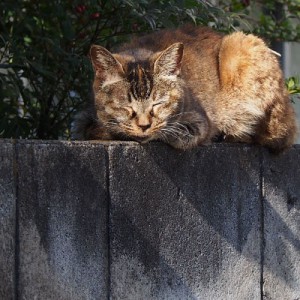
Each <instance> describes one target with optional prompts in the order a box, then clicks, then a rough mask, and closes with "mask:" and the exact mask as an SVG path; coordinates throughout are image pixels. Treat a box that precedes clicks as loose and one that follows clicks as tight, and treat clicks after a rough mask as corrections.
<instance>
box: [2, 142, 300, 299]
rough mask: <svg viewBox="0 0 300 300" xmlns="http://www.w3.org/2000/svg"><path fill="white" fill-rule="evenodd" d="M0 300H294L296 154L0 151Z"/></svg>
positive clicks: (10, 145)
mask: <svg viewBox="0 0 300 300" xmlns="http://www.w3.org/2000/svg"><path fill="white" fill-rule="evenodd" d="M0 162H1V163H0V241H1V244H0V245H1V246H0V299H43V300H44V299H55V300H57V299H70V300H71V299H72V300H77V299H128V300H135V299H139V300H140V299H146V300H148V299H149V300H151V299H170V300H174V299H178V300H179V299H180V300H183V299H205V300H206V299H216V300H219V299H222V300H223V299H239V300H240V299H251V300H252V299H265V300H267V299H268V300H269V299H274V300H275V299H276V300H277V299H287V300H289V299H291V300H295V299H299V298H300V184H299V183H300V147H299V146H295V147H294V148H292V149H291V150H289V151H288V152H286V153H284V154H283V155H280V156H272V155H270V154H268V152H267V151H266V150H264V149H261V148H258V147H254V146H242V145H225V144H218V145H212V146H209V147H201V148H198V149H196V150H193V151H189V152H185V153H183V152H178V151H176V150H173V149H171V148H169V147H168V146H166V145H163V144H158V143H157V144H156V143H153V144H150V145H147V146H140V145H139V144H137V143H133V142H132V143H131V142H127V143H117V142H115V143H113V142H112V143H90V142H74V143H71V142H58V141H56V142H43V141H42V142H41V141H36V142H34V141H9V140H2V141H0Z"/></svg>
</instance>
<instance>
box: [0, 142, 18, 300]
mask: <svg viewBox="0 0 300 300" xmlns="http://www.w3.org/2000/svg"><path fill="white" fill-rule="evenodd" d="M15 232H16V190H15V165H14V144H13V143H11V142H9V141H5V140H0V299H15Z"/></svg>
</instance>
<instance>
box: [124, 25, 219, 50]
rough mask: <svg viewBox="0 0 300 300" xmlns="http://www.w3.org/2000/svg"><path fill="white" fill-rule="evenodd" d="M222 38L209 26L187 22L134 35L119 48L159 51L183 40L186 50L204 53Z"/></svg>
mask: <svg viewBox="0 0 300 300" xmlns="http://www.w3.org/2000/svg"><path fill="white" fill-rule="evenodd" d="M221 39H222V36H221V35H220V34H219V33H217V32H215V31H213V30H212V29H210V28H209V27H199V26H194V25H192V24H187V25H184V26H182V27H180V28H177V29H163V30H160V31H156V32H153V33H150V34H148V35H145V36H141V37H138V36H136V37H133V38H132V39H131V41H130V43H127V44H124V45H123V46H122V47H121V48H119V50H120V51H126V50H128V49H135V48H144V49H148V50H151V51H153V52H158V51H162V50H164V49H166V48H167V47H168V46H170V45H171V44H173V43H176V42H181V43H183V44H184V46H185V51H190V50H195V51H197V53H199V51H200V53H204V52H209V51H211V49H214V48H215V46H216V44H218V42H219V41H220V40H221ZM205 46H206V47H205Z"/></svg>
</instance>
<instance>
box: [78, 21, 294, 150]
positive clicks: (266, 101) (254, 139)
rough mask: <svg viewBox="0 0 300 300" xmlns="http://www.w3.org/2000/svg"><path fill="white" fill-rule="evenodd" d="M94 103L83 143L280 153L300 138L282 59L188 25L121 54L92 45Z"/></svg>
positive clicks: (235, 37)
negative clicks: (231, 145) (218, 146)
mask: <svg viewBox="0 0 300 300" xmlns="http://www.w3.org/2000/svg"><path fill="white" fill-rule="evenodd" d="M90 58H91V61H92V65H93V68H94V71H95V78H94V83H93V92H94V103H92V105H90V107H89V108H88V109H87V110H86V111H85V112H83V113H81V114H80V115H79V116H78V117H77V120H76V121H75V127H74V137H75V138H77V139H100V140H111V139H121V140H136V141H138V142H142V143H145V142H148V141H151V140H162V141H164V142H166V143H168V144H170V145H171V146H173V147H175V148H178V149H183V150H185V149H190V148H192V147H195V146H197V145H202V144H208V143H210V142H211V141H212V140H214V139H215V138H216V137H217V136H222V137H223V139H224V140H225V141H230V142H246V143H257V144H261V145H264V146H266V147H268V148H270V149H272V150H274V151H281V150H284V149H286V148H287V147H289V146H291V145H292V144H293V142H294V141H295V137H296V131H297V130H296V121H295V113H294V110H293V108H292V105H291V103H290V99H289V96H288V93H287V90H286V88H285V85H284V79H283V75H282V72H281V70H280V67H279V63H278V60H277V57H276V55H275V54H274V52H273V51H272V50H270V49H269V48H268V47H267V46H266V44H265V43H264V42H263V41H262V40H261V39H260V38H258V37H256V36H254V35H252V34H249V35H246V34H244V33H242V32H235V33H232V34H230V35H225V36H223V35H221V34H219V33H217V32H214V31H213V30H211V29H209V28H206V27H194V26H192V25H188V26H185V27H182V28H179V29H177V30H162V31H159V32H156V33H152V34H150V35H147V36H144V37H140V38H135V39H133V40H132V41H131V42H130V43H128V44H125V45H124V46H122V47H121V48H120V49H119V50H118V51H117V52H115V53H114V54H112V53H110V52H109V51H108V50H106V49H105V48H103V47H100V46H96V45H94V46H92V47H91V50H90Z"/></svg>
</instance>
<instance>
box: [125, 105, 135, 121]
mask: <svg viewBox="0 0 300 300" xmlns="http://www.w3.org/2000/svg"><path fill="white" fill-rule="evenodd" d="M124 108H125V109H126V110H127V111H128V113H129V118H130V119H134V118H135V117H136V112H135V111H134V110H133V108H132V107H130V106H126V107H124Z"/></svg>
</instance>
